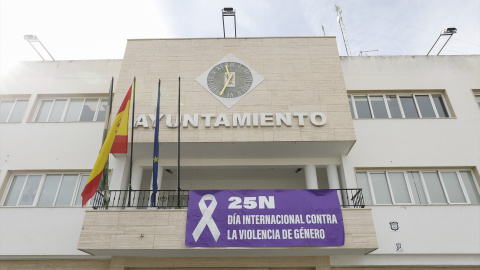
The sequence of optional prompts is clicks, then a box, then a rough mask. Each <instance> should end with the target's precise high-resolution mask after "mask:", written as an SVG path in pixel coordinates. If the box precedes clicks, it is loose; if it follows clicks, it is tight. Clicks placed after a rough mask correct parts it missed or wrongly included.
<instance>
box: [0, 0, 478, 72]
mask: <svg viewBox="0 0 480 270" xmlns="http://www.w3.org/2000/svg"><path fill="white" fill-rule="evenodd" d="M335 4H337V5H339V6H340V7H341V8H342V11H343V12H342V16H343V21H344V23H345V26H346V30H347V40H348V43H349V45H350V49H351V55H354V56H356V55H358V53H359V52H360V51H369V50H378V52H369V53H367V54H368V55H426V54H427V52H428V51H429V49H430V48H431V47H432V45H433V44H434V42H435V40H436V39H437V38H438V36H439V34H440V32H441V31H442V30H443V29H444V28H447V27H456V28H457V29H458V33H457V34H455V35H453V37H452V38H451V40H450V41H449V42H448V44H447V45H446V46H445V48H444V49H443V51H442V52H441V54H442V55H450V54H453V55H458V54H480V15H479V14H480V1H479V0H456V1H452V0H389V1H387V0H355V1H346V0H343V1H333V0H276V1H273V0H270V1H266V0H241V1H240V0H236V1H235V0H82V1H78V0H75V1H74V0H0V61H1V62H2V64H5V63H7V62H11V61H16V60H41V58H40V57H39V56H38V55H37V54H36V52H35V51H34V50H33V48H31V47H30V45H29V44H28V42H26V41H24V39H23V37H24V35H27V34H33V35H36V36H37V37H38V38H39V39H40V40H41V41H42V43H43V44H44V45H45V47H46V48H47V49H48V50H49V51H50V53H51V54H52V56H53V57H54V58H55V59H56V60H77V59H121V58H123V54H124V51H125V46H126V43H127V39H144V38H146V39H152V38H204V37H223V28H222V16H221V9H222V8H223V7H233V8H235V9H236V13H237V36H238V37H274V36H278V37H285V36H323V31H322V25H323V26H324V29H325V34H326V35H327V36H336V37H337V44H338V48H339V54H340V55H346V52H345V46H344V43H343V39H342V35H341V32H340V26H339V24H338V22H337V13H336V12H335ZM225 19H226V32H227V37H233V36H234V28H233V18H232V17H227V18H225ZM446 39H447V37H442V38H441V39H440V41H439V44H437V47H438V49H440V47H441V46H438V45H443V44H444V41H445V40H446ZM438 49H437V50H435V49H434V50H433V51H432V54H436V53H437V52H438Z"/></svg>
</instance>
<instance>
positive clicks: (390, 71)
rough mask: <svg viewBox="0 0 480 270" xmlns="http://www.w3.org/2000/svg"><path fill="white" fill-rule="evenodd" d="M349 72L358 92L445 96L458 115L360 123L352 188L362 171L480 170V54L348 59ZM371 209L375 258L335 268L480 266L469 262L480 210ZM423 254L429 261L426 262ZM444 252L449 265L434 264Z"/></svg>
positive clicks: (351, 163) (348, 166) (477, 247)
mask: <svg viewBox="0 0 480 270" xmlns="http://www.w3.org/2000/svg"><path fill="white" fill-rule="evenodd" d="M342 68H343V72H344V77H345V84H346V87H347V91H351V92H352V91H354V90H367V91H369V93H370V92H378V93H382V91H385V90H398V91H399V92H400V91H402V90H432V91H438V90H440V91H441V90H445V93H446V96H447V97H448V99H449V100H450V103H451V108H450V109H451V111H453V113H454V116H455V117H452V118H449V119H354V120H353V123H354V127H355V133H356V136H357V142H356V143H355V145H354V146H353V148H352V150H351V151H350V153H349V154H348V155H347V156H343V157H342V160H343V168H344V174H345V177H346V184H347V186H348V187H350V188H354V187H357V182H356V177H355V169H356V168H366V169H369V168H370V169H377V168H382V169H385V168H387V169H388V168H426V167H429V168H442V167H451V168H452V167H453V168H471V169H473V170H474V172H478V169H479V167H480V140H479V138H480V110H479V108H478V105H477V104H476V102H475V99H474V97H473V95H472V89H480V56H439V57H427V56H392V57H343V58H342ZM477 181H478V179H477ZM372 208H373V218H374V223H375V228H376V231H377V238H378V243H379V249H378V250H376V251H375V252H373V253H371V254H370V255H368V256H363V257H349V258H348V259H346V260H345V259H341V258H334V259H332V265H382V264H385V263H386V261H388V263H386V264H387V265H395V264H398V265H410V264H412V265H422V264H423V265H425V264H427V265H428V263H430V265H449V264H452V265H469V264H471V263H472V262H475V260H473V261H472V260H471V258H470V257H468V256H475V255H478V254H480V230H479V228H480V215H479V213H480V206H478V205H468V206H458V205H444V206H373V207H372ZM391 221H397V222H399V224H400V230H399V231H397V232H393V231H391V229H390V225H389V222H391ZM396 243H402V247H403V249H404V252H403V253H400V252H396V251H395V244H396ZM418 254H429V256H425V257H424V258H423V259H422V257H419V256H418ZM439 254H442V255H443V256H442V258H443V260H442V259H439V260H436V261H437V263H435V260H432V258H433V257H434V256H436V255H439ZM460 255H462V256H463V257H462V256H460ZM467 255H468V256H467ZM412 256H413V257H412ZM432 256H433V257H432ZM465 256H467V257H468V258H470V259H466V257H465ZM387 257H388V258H389V259H388V260H387V259H385V258H387ZM409 261H410V262H409ZM446 261H448V263H446ZM476 262H477V263H478V260H477V261H476Z"/></svg>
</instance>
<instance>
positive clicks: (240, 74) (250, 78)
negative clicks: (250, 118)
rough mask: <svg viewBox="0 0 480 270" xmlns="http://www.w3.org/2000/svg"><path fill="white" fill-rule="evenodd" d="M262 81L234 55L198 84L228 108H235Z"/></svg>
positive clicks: (205, 73) (211, 68) (213, 67)
mask: <svg viewBox="0 0 480 270" xmlns="http://www.w3.org/2000/svg"><path fill="white" fill-rule="evenodd" d="M262 81H263V77H262V76H260V75H259V74H258V73H257V72H256V71H255V70H253V69H252V68H250V67H249V66H247V65H246V64H245V63H243V62H242V61H240V59H238V58H237V57H235V56H234V55H233V54H229V55H227V56H225V57H224V58H223V59H222V60H220V61H219V62H218V63H216V64H215V65H214V66H212V67H210V68H209V69H207V70H206V71H205V72H204V73H203V74H202V75H200V76H199V77H198V78H197V82H198V83H199V84H200V85H202V86H203V88H205V89H206V90H207V91H208V92H210V94H212V95H213V96H214V97H215V98H216V99H217V100H219V101H220V102H221V103H222V104H223V105H225V106H226V107H227V108H231V107H233V105H235V104H236V103H237V102H239V101H240V100H241V99H242V98H243V97H245V95H247V94H248V93H249V92H250V91H252V90H253V89H254V88H255V87H256V86H258V85H259V84H260V83H261V82H262Z"/></svg>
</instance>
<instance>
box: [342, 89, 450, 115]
mask: <svg viewBox="0 0 480 270" xmlns="http://www.w3.org/2000/svg"><path fill="white" fill-rule="evenodd" d="M348 102H349V105H350V110H351V112H352V117H353V118H448V117H449V112H448V108H447V106H446V105H445V101H444V98H443V96H442V94H385V95H382V94H369V95H349V96H348Z"/></svg>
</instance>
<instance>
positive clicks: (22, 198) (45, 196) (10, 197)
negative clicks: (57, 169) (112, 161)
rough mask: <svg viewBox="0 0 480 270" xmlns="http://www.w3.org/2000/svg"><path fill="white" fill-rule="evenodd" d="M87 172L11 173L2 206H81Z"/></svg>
mask: <svg viewBox="0 0 480 270" xmlns="http://www.w3.org/2000/svg"><path fill="white" fill-rule="evenodd" d="M88 176H89V174H79V173H64V174H62V173H46V174H45V173H44V174H36V173H32V174H16V175H13V177H12V179H11V182H10V186H9V188H8V192H7V196H6V197H5V200H4V202H3V206H38V207H68V206H81V205H82V196H81V193H82V191H83V188H84V187H85V184H86V183H87V180H88Z"/></svg>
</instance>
